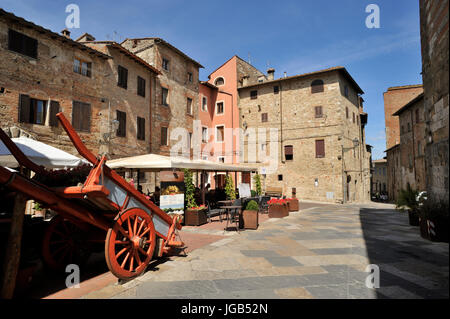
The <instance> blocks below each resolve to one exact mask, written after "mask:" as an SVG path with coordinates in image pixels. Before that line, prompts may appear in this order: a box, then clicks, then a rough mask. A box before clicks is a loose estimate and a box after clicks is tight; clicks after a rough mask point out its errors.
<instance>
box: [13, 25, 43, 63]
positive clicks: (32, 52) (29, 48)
mask: <svg viewBox="0 0 450 319" xmlns="http://www.w3.org/2000/svg"><path fill="white" fill-rule="evenodd" d="M37 48H38V41H37V40H36V39H33V38H30V37H29V36H26V35H25V34H22V33H20V32H17V31H14V30H11V29H9V30H8V49H9V50H11V51H14V52H17V53H20V54H23V55H26V56H28V57H30V58H33V59H37V55H38V51H37Z"/></svg>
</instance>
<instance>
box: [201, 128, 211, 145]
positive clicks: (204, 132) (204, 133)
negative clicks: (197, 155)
mask: <svg viewBox="0 0 450 319" xmlns="http://www.w3.org/2000/svg"><path fill="white" fill-rule="evenodd" d="M208 140H209V135H208V128H207V127H202V143H208Z"/></svg>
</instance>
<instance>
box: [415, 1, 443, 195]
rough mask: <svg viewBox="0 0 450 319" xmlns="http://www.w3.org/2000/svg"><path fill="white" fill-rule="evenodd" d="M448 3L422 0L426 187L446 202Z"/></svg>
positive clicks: (430, 192) (421, 31)
mask: <svg viewBox="0 0 450 319" xmlns="http://www.w3.org/2000/svg"><path fill="white" fill-rule="evenodd" d="M448 3H449V1H448V0H442V1H431V0H420V35H421V46H422V79H423V86H424V107H425V123H426V140H427V144H426V146H425V165H426V177H427V182H426V183H427V187H426V188H427V191H428V193H429V194H430V195H431V196H433V197H435V198H440V199H442V200H445V201H448V198H449V193H448V187H449V176H448V170H449V167H448V161H449V156H448V146H449V145H448V143H449V140H448V134H449V126H448V121H449V93H448V91H449V70H448V63H449V38H448V28H449V24H448V23H449V15H448Z"/></svg>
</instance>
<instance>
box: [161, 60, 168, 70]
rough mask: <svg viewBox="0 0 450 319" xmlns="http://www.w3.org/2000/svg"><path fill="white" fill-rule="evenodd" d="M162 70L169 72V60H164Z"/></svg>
mask: <svg viewBox="0 0 450 319" xmlns="http://www.w3.org/2000/svg"><path fill="white" fill-rule="evenodd" d="M162 68H163V69H164V70H166V71H169V60H167V59H164V58H163V59H162Z"/></svg>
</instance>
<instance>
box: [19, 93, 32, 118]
mask: <svg viewBox="0 0 450 319" xmlns="http://www.w3.org/2000/svg"><path fill="white" fill-rule="evenodd" d="M19 122H23V123H29V122H30V97H29V96H28V95H26V94H20V96H19Z"/></svg>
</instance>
